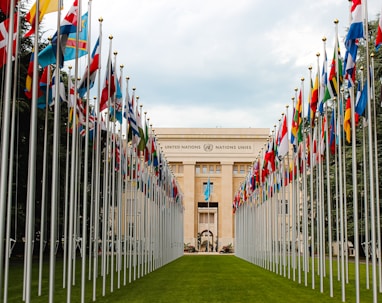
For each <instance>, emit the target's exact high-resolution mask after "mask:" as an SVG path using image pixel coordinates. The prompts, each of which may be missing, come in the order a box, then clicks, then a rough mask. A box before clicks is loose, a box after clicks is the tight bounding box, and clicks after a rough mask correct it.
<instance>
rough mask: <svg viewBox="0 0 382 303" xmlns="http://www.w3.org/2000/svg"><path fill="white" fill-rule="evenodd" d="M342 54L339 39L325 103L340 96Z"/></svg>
mask: <svg viewBox="0 0 382 303" xmlns="http://www.w3.org/2000/svg"><path fill="white" fill-rule="evenodd" d="M341 61H342V60H341V52H340V47H339V44H338V38H337V40H336V47H335V48H334V54H333V60H332V64H331V66H330V72H329V77H328V84H327V86H326V90H325V95H324V101H323V102H324V103H325V102H326V101H328V100H329V99H333V98H334V97H337V96H338V95H339V88H340V86H341V85H342V79H343V78H342V62H341Z"/></svg>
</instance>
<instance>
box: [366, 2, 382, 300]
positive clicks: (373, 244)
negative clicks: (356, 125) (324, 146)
mask: <svg viewBox="0 0 382 303" xmlns="http://www.w3.org/2000/svg"><path fill="white" fill-rule="evenodd" d="M363 5H364V9H365V22H364V25H365V33H367V34H368V33H369V26H368V11H367V2H366V1H365V2H364V4H363ZM365 47H366V66H367V72H366V79H367V81H366V83H367V85H370V83H371V81H370V72H369V68H370V62H369V61H370V58H369V41H368V37H367V36H366V43H365ZM370 99H371V96H370V89H369V87H368V90H367V115H368V117H369V118H368V119H367V123H368V139H369V148H368V149H369V152H368V153H369V163H370V169H369V179H370V215H371V250H372V254H371V261H372V269H373V270H372V281H373V283H372V284H373V302H374V303H377V300H378V298H377V296H378V295H377V259H376V252H377V250H376V242H377V239H376V231H375V217H376V216H375V212H376V210H375V188H374V185H375V181H374V173H375V172H374V157H373V144H372V142H373V136H372V124H371V118H372V113H371V104H370V103H371V100H370ZM376 173H378V172H376ZM378 211H379V210H378Z"/></svg>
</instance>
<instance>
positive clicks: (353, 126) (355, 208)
mask: <svg viewBox="0 0 382 303" xmlns="http://www.w3.org/2000/svg"><path fill="white" fill-rule="evenodd" d="M349 93H350V110H351V131H352V158H353V159H356V131H355V130H356V123H355V114H354V112H355V111H354V108H355V107H354V88H353V87H350V89H349ZM356 172H357V162H356V161H352V176H353V178H352V179H353V217H354V248H355V260H354V267H355V273H354V274H355V293H356V294H355V297H356V302H357V303H359V302H360V296H359V239H358V237H359V234H358V184H357V173H356ZM361 203H362V202H361Z"/></svg>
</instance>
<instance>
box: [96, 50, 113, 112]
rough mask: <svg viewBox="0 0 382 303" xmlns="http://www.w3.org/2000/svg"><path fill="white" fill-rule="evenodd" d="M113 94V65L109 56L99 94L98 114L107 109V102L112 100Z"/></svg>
mask: <svg viewBox="0 0 382 303" xmlns="http://www.w3.org/2000/svg"><path fill="white" fill-rule="evenodd" d="M109 77H110V79H109ZM114 93H115V75H114V69H113V65H112V63H111V58H110V55H109V58H108V61H107V66H106V75H105V82H104V86H103V89H102V93H101V101H100V106H99V110H100V112H101V111H103V110H105V109H106V108H107V107H108V101H109V100H111V99H112V98H113V96H114Z"/></svg>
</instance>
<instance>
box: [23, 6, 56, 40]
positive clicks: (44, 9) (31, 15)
mask: <svg viewBox="0 0 382 303" xmlns="http://www.w3.org/2000/svg"><path fill="white" fill-rule="evenodd" d="M37 1H39V16H38V20H39V23H40V22H41V21H42V19H43V18H44V16H45V14H48V13H52V12H57V11H58V5H59V0H37ZM25 20H26V21H27V22H28V23H29V24H30V25H31V29H30V30H29V31H28V32H27V33H26V34H25V36H24V37H29V36H31V35H33V34H34V33H35V31H36V23H35V20H36V2H35V3H34V4H33V6H32V7H31V9H30V10H29V12H28V13H27V14H26V16H25Z"/></svg>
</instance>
